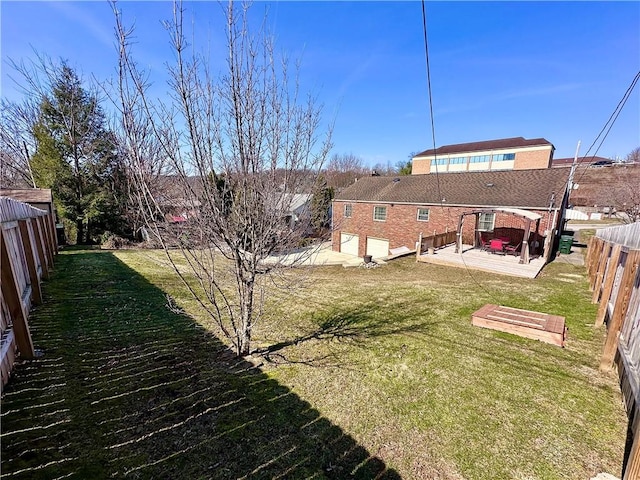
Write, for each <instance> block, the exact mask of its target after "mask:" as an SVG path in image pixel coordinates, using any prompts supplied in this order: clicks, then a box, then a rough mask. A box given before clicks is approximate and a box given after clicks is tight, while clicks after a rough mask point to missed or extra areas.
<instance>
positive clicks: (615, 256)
mask: <svg viewBox="0 0 640 480" xmlns="http://www.w3.org/2000/svg"><path fill="white" fill-rule="evenodd" d="M621 252H622V246H621V245H619V244H615V245H614V246H613V250H612V252H611V258H610V259H609V263H608V264H607V263H605V264H604V265H603V267H602V268H603V269H604V268H606V271H605V272H604V275H605V277H606V278H605V279H604V288H603V289H602V295H601V296H600V307H599V308H598V314H597V315H596V322H595V326H596V327H599V326H601V325H602V324H603V323H604V317H606V315H607V308H608V306H607V305H608V304H609V298H610V297H611V291H612V290H613V283H614V281H615V279H616V268H618V262H619V261H620V253H621Z"/></svg>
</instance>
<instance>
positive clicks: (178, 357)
mask: <svg viewBox="0 0 640 480" xmlns="http://www.w3.org/2000/svg"><path fill="white" fill-rule="evenodd" d="M288 280H295V282H296V283H298V284H299V285H300V288H299V289H297V290H287V291H284V292H283V291H278V292H271V295H269V297H268V300H267V304H266V310H265V317H264V318H263V320H262V322H261V323H260V324H259V325H258V326H257V327H256V329H255V330H254V337H255V340H256V345H255V346H256V347H257V348H264V349H266V348H268V347H270V348H269V353H268V355H266V356H265V357H257V358H254V359H253V362H254V363H256V364H257V365H259V368H250V367H251V366H252V365H251V364H249V363H247V362H242V361H241V362H237V364H236V362H234V361H233V360H232V358H231V356H230V355H229V352H228V351H227V350H226V349H225V347H224V346H223V345H222V343H221V342H220V341H219V340H218V339H217V338H216V337H215V335H212V334H210V333H209V332H212V333H215V329H214V328H213V327H212V325H211V324H210V322H208V321H207V319H206V317H204V316H203V315H201V313H200V312H199V311H198V309H197V308H196V306H195V302H194V301H192V300H191V299H190V298H189V297H188V295H187V294H186V291H185V289H184V287H182V286H181V285H180V284H179V283H178V282H177V281H176V279H175V278H174V276H173V274H172V273H171V272H170V271H169V270H168V269H167V268H166V262H165V261H164V260H163V257H162V254H161V253H160V252H150V251H118V252H114V253H113V254H112V253H108V252H99V251H85V252H75V253H65V254H63V255H61V256H60V258H59V260H58V264H57V266H56V274H55V275H54V278H53V279H52V280H51V281H50V282H49V283H48V284H46V287H45V293H46V296H47V302H46V304H45V305H44V306H42V307H39V308H38V309H37V310H36V312H35V313H34V318H33V328H34V338H35V339H36V344H37V345H39V346H42V347H43V348H44V350H45V356H44V357H43V359H42V360H40V361H38V362H34V363H32V364H25V365H21V366H20V367H19V368H18V369H17V370H16V374H15V378H14V379H13V380H12V383H10V385H9V386H8V388H7V393H6V395H5V396H4V398H3V400H2V408H3V417H2V422H3V438H2V462H3V463H2V466H3V474H5V473H14V472H20V470H22V471H23V473H18V474H17V475H14V477H15V478H18V477H20V476H22V478H38V475H41V476H40V477H39V478H55V477H54V476H51V475H47V474H49V473H51V472H52V471H54V472H55V473H56V474H57V475H58V476H62V475H66V474H74V473H78V472H80V473H81V474H84V473H86V472H89V473H90V474H91V477H92V478H94V477H95V478H97V477H107V476H110V475H115V476H122V475H124V474H125V473H126V474H129V475H130V476H131V478H158V477H164V478H363V479H364V478H399V477H400V478H403V479H462V478H463V479H545V480H546V479H585V478H590V476H594V475H595V474H596V473H598V472H601V471H605V472H609V473H613V474H618V475H619V473H620V468H621V463H622V455H623V450H624V440H625V434H626V416H625V413H624V410H623V406H622V404H621V399H620V393H619V387H618V384H617V379H616V377H615V374H603V373H601V372H600V371H599V370H598V365H599V354H600V351H601V347H602V343H603V331H602V330H601V329H594V328H593V327H592V324H593V321H594V318H595V313H596V307H597V306H595V305H592V304H591V303H590V297H591V294H590V292H589V291H588V285H587V281H586V277H585V273H584V268H583V267H575V266H573V265H568V264H563V263H560V262H556V263H554V264H551V265H548V266H547V267H546V268H545V270H544V271H543V272H542V274H541V275H540V276H539V278H538V279H535V280H527V279H518V278H513V277H504V276H498V275H491V274H487V273H480V272H467V271H466V270H464V269H457V268H447V267H440V266H436V265H427V264H416V263H415V261H414V260H413V259H412V258H406V259H402V260H398V261H394V262H392V263H390V264H388V265H386V266H384V267H381V268H377V269H371V270H366V269H343V268H342V267H323V268H316V269H313V270H304V271H292V272H291V273H289V278H288ZM71 289H73V291H74V292H76V293H74V294H73V295H70V294H69V291H70V290H71ZM165 292H167V293H169V294H170V295H171V296H172V297H173V298H175V300H176V302H177V303H178V304H179V305H180V306H181V307H182V308H183V309H184V310H185V311H186V312H187V313H188V314H189V315H190V316H191V318H189V317H187V316H185V315H177V314H175V313H172V312H170V311H169V309H167V308H166V307H165V304H166V298H165V297H164V293H165ZM486 303H498V304H502V305H508V306H511V307H518V308H525V309H529V310H537V311H541V312H546V313H552V314H557V315H563V316H565V317H566V321H567V326H568V327H569V338H568V342H567V346H566V348H564V349H561V348H558V347H555V346H552V345H547V344H544V343H541V342H537V341H533V340H527V339H523V338H519V337H515V336H512V335H509V334H504V333H499V332H495V331H490V330H484V329H480V328H477V327H473V326H472V325H471V317H470V316H471V313H472V312H473V311H475V310H476V309H478V308H480V307H481V306H482V305H484V304H486ZM192 319H195V320H196V322H198V323H199V325H201V326H200V327H198V326H194V323H193V320H192ZM57 363H59V364H60V365H57ZM54 366H56V369H55V372H54V368H53V367H54ZM58 367H60V368H58ZM49 377H51V378H52V380H51V382H54V385H55V384H56V382H57V383H60V384H62V383H64V384H65V385H64V386H57V387H54V388H51V389H49V391H48V392H46V394H45V393H41V394H39V395H43V396H44V397H43V398H38V399H37V400H34V399H33V398H32V397H33V396H32V395H29V392H30V390H29V389H30V388H31V387H32V385H33V382H42V384H43V385H45V384H46V382H47V381H48V379H49ZM55 377H60V379H59V380H56V379H55ZM58 401H59V402H60V403H54V402H58ZM34 402H35V405H41V406H40V407H36V408H34V407H33V405H34ZM94 402H97V403H94ZM48 404H51V406H47V405H48ZM67 409H68V410H67ZM52 412H53V413H52ZM41 418H43V419H46V422H51V423H56V422H57V421H64V422H65V423H60V424H59V425H55V426H54V427H50V428H49V429H46V430H47V431H45V430H39V431H37V432H34V431H22V432H21V431H20V430H23V429H26V428H29V425H32V424H33V422H34V419H36V420H37V421H41V423H45V420H39V419H41ZM45 426H46V425H45ZM58 430H60V431H61V432H60V433H58ZM5 432H7V433H8V436H7V434H5ZM12 432H16V433H12ZM53 433H55V434H56V438H55V440H54V439H52V438H49V437H50V435H51V434H53ZM38 437H39V438H40V440H39V442H40V443H36V444H35V445H36V446H35V447H29V448H30V449H32V450H33V451H32V452H31V453H29V452H28V451H29V448H27V447H26V445H25V444H21V443H19V442H20V441H24V442H26V441H29V442H31V440H29V438H31V439H32V438H38ZM16 443H17V446H16ZM67 444H68V445H69V446H66V447H65V448H60V445H67ZM29 445H32V443H29ZM47 448H49V450H47ZM25 449H26V450H27V453H24V451H25ZM43 455H44V456H47V457H46V458H45V459H43V458H42V456H43ZM49 456H50V457H51V460H50V461H51V462H54V461H56V462H57V461H60V463H59V464H54V465H53V467H52V466H48V467H46V468H45V469H40V470H25V469H28V468H33V467H34V465H38V464H39V465H42V464H46V463H47V461H46V460H47V459H48V458H49ZM66 458H68V459H69V460H65V461H62V460H64V459H66ZM367 459H368V460H367ZM38 462H39V463H38ZM52 468H54V469H55V470H52ZM25 472H26V473H25ZM178 474H179V475H178ZM378 474H380V475H381V476H380V477H376V475H378ZM175 475H178V476H175ZM8 478H11V477H8ZM78 478H89V477H88V476H87V475H80V477H78Z"/></svg>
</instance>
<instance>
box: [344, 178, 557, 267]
mask: <svg viewBox="0 0 640 480" xmlns="http://www.w3.org/2000/svg"><path fill="white" fill-rule="evenodd" d="M568 174H569V171H568V169H539V170H504V171H486V172H459V173H448V174H446V175H410V176H400V177H365V178H361V179H359V180H358V181H357V182H356V183H354V184H353V185H351V186H350V187H348V188H347V189H345V190H343V191H342V192H341V193H339V194H338V195H337V197H336V198H335V200H334V201H333V216H332V221H333V234H332V244H333V249H334V250H335V251H342V252H346V253H351V254H354V255H358V256H363V255H365V254H369V255H373V256H374V257H383V256H387V255H388V254H389V250H390V249H395V248H399V247H403V246H404V247H407V248H409V249H411V250H412V249H414V248H415V244H416V242H417V240H418V237H419V236H420V234H421V233H422V234H423V236H429V235H433V234H437V233H444V232H446V231H455V230H456V228H457V224H458V220H459V217H460V215H461V214H462V213H465V212H470V211H473V210H476V209H478V208H486V207H489V208H501V207H503V208H505V207H506V208H512V209H523V210H527V211H531V212H534V213H537V214H539V215H541V216H542V219H541V221H540V225H539V232H540V233H541V234H542V235H544V234H545V232H546V231H547V230H552V229H553V228H555V222H556V221H557V218H558V216H559V215H558V213H559V209H560V207H561V203H562V197H563V194H564V192H565V187H566V181H567V177H568ZM499 227H511V228H524V226H523V222H522V219H521V218H519V217H517V216H514V215H508V214H502V213H487V214H483V215H480V216H479V217H478V225H474V224H473V222H467V223H466V224H465V227H464V230H463V236H464V237H465V238H466V240H465V241H466V242H468V243H472V239H473V235H474V231H475V230H480V231H489V232H490V231H493V230H494V229H495V228H499Z"/></svg>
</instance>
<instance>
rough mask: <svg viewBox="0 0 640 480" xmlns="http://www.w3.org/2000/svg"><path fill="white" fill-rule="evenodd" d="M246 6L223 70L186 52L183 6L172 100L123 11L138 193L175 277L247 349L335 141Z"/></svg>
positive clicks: (232, 6) (175, 24) (124, 113)
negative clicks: (141, 61)
mask: <svg viewBox="0 0 640 480" xmlns="http://www.w3.org/2000/svg"><path fill="white" fill-rule="evenodd" d="M247 9H248V7H247V6H246V5H242V6H239V4H237V3H235V2H229V3H228V5H227V6H226V8H225V9H224V11H225V14H226V19H227V22H226V27H227V31H226V41H227V47H228V50H227V51H228V56H227V61H226V69H225V71H224V72H223V73H222V74H221V75H220V76H215V75H214V74H213V72H211V71H210V68H209V65H208V63H207V60H206V59H205V58H204V57H203V56H199V55H198V54H197V53H195V52H193V51H190V50H189V49H188V46H187V43H186V41H185V33H184V31H183V13H184V12H183V8H182V5H181V4H180V3H175V4H174V11H173V19H172V20H171V21H170V22H167V23H166V27H167V30H168V31H169V34H170V37H171V42H170V45H171V48H172V50H173V53H174V56H175V59H176V63H175V65H173V66H171V67H170V68H169V75H170V89H171V95H170V96H169V97H167V98H170V99H171V100H170V101H167V100H164V101H152V100H151V99H150V98H149V94H148V84H147V82H146V81H145V79H146V76H145V74H144V73H143V72H141V71H140V70H139V69H138V67H137V65H136V64H135V62H134V60H133V58H132V54H131V45H130V38H131V34H132V31H131V30H128V29H127V28H125V27H124V25H123V21H122V16H121V14H120V13H119V12H117V11H116V12H115V13H116V26H117V32H118V40H119V45H120V78H119V87H118V90H119V99H120V100H119V108H120V113H121V119H122V121H121V135H122V136H123V138H124V143H123V144H124V145H126V148H125V150H126V152H125V153H126V156H127V158H128V162H129V169H130V171H131V172H132V175H131V178H132V179H133V181H134V183H135V188H134V189H133V193H134V195H135V201H136V203H137V205H138V206H139V208H140V211H141V212H142V214H143V216H144V220H145V223H146V225H147V228H148V231H149V232H150V233H151V234H152V235H153V236H154V237H155V238H156V239H157V241H158V242H159V243H160V244H161V245H162V246H163V248H164V249H165V252H166V255H167V258H168V260H169V261H170V262H171V264H172V265H173V267H174V269H175V271H176V273H177V274H178V275H179V276H180V278H181V279H182V280H183V282H184V283H185V285H186V286H187V288H188V289H189V290H190V291H191V293H192V294H193V296H194V297H195V298H196V300H197V301H198V302H199V305H200V306H201V307H202V308H203V309H204V311H205V312H207V314H208V315H209V316H210V317H211V319H213V320H214V321H215V323H216V324H217V325H218V327H219V329H220V331H221V332H222V333H223V334H224V335H225V336H226V337H227V338H228V339H229V340H230V342H231V343H232V344H233V347H234V349H235V351H236V353H237V354H238V355H246V354H248V353H250V351H251V335H252V329H253V326H254V324H255V323H256V321H258V320H259V318H260V316H261V314H262V307H263V301H264V295H265V291H266V290H265V287H266V286H267V283H268V282H271V284H273V279H274V277H273V274H275V273H276V272H278V271H279V270H280V269H282V268H284V267H290V266H292V265H295V264H296V263H297V262H299V261H301V260H302V256H296V257H294V258H291V257H284V256H278V255H276V254H277V253H279V252H286V251H289V250H291V249H292V248H294V247H297V246H299V244H300V241H301V239H302V238H303V237H304V235H305V234H306V232H307V231H308V229H309V227H310V224H311V217H312V216H311V212H310V209H306V210H305V209H302V210H301V209H297V210H296V213H295V216H294V215H293V210H294V207H295V206H297V205H299V204H300V199H301V197H302V198H303V199H304V198H305V196H307V197H306V198H311V196H312V195H313V194H314V193H315V191H316V190H317V189H319V188H321V187H322V185H321V182H320V181H319V174H320V171H321V168H322V165H323V162H324V160H325V158H326V156H327V153H328V151H329V148H330V135H329V134H330V129H328V130H327V132H326V136H325V137H324V138H322V137H321V136H320V134H319V128H320V122H321V112H320V109H319V108H318V107H317V106H316V101H315V99H314V98H313V97H311V96H307V97H306V98H301V97H300V93H299V90H298V84H297V81H296V78H293V79H291V77H290V75H289V69H288V61H287V60H286V58H285V59H282V58H277V56H276V55H275V53H274V46H273V43H272V41H271V38H269V37H268V36H267V35H265V34H264V33H263V32H260V35H258V36H253V35H251V33H250V29H249V25H248V10H247ZM158 173H163V174H171V176H169V177H164V178H165V179H166V180H167V181H168V182H169V185H165V186H164V187H163V188H158V187H159V185H158V182H157V179H158ZM176 206H179V207H180V208H182V209H183V210H184V211H185V212H188V214H187V215H186V216H187V217H189V218H187V219H186V221H185V222H181V223H179V224H173V225H172V224H170V223H168V222H167V221H166V219H167V218H168V214H169V213H170V209H171V208H172V207H173V208H175V207H176ZM181 219H184V218H181ZM172 246H174V247H177V248H176V249H175V250H170V248H171V247H172ZM178 252H179V253H180V254H181V255H178Z"/></svg>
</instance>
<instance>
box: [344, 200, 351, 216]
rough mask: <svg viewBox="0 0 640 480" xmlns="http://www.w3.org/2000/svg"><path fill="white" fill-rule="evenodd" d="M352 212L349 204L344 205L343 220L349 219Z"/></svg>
mask: <svg viewBox="0 0 640 480" xmlns="http://www.w3.org/2000/svg"><path fill="white" fill-rule="evenodd" d="M352 211H353V205H351V204H350V203H347V204H345V206H344V218H351V213H352Z"/></svg>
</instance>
